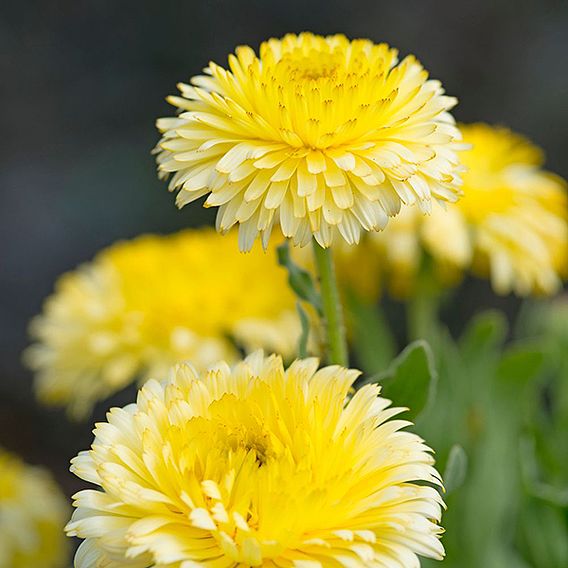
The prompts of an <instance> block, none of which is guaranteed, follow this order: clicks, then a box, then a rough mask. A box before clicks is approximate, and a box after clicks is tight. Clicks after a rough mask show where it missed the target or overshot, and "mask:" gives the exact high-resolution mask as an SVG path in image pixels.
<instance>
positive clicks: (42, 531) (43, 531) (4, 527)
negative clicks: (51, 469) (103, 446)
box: [0, 448, 69, 568]
mask: <svg viewBox="0 0 568 568" xmlns="http://www.w3.org/2000/svg"><path fill="white" fill-rule="evenodd" d="M68 515H69V508H68V506H67V501H66V499H65V497H64V496H63V494H62V493H61V491H60V490H59V488H58V487H57V485H56V484H55V482H54V481H53V479H52V478H51V476H50V475H49V473H47V472H46V471H45V470H43V469H41V468H39V467H31V466H28V465H25V464H24V463H23V462H22V461H21V460H20V459H19V458H17V457H16V456H14V455H12V454H10V453H8V452H6V451H5V450H3V449H2V448H0V568H38V567H39V566H41V568H63V567H64V566H66V565H67V564H66V563H67V554H68V552H69V550H68V546H67V539H66V538H65V534H64V532H63V527H64V526H65V523H66V521H67V519H68V518H69V517H68Z"/></svg>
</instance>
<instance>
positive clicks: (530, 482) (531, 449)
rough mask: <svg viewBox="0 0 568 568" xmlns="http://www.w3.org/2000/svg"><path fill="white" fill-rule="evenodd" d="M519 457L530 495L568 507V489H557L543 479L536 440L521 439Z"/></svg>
mask: <svg viewBox="0 0 568 568" xmlns="http://www.w3.org/2000/svg"><path fill="white" fill-rule="evenodd" d="M519 455H520V462H521V474H522V477H523V482H524V484H525V487H526V489H527V491H528V493H529V494H530V495H533V496H535V497H538V498H539V499H542V500H543V501H546V502H547V503H550V504H551V505H554V506H556V507H561V508H565V507H568V488H566V487H556V486H554V485H551V484H550V483H547V482H546V481H543V480H542V479H541V472H540V467H539V463H538V458H537V455H536V443H535V441H534V439H532V438H529V437H524V438H522V439H521V442H520V446H519Z"/></svg>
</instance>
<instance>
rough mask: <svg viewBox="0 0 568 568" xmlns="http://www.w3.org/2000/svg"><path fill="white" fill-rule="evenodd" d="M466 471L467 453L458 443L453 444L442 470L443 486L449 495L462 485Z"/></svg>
mask: <svg viewBox="0 0 568 568" xmlns="http://www.w3.org/2000/svg"><path fill="white" fill-rule="evenodd" d="M466 473H467V454H466V453H465V450H464V449H463V448H462V447H461V446H460V445H459V444H455V445H453V446H452V449H451V450H450V455H449V456H448V461H447V463H446V469H445V470H444V475H443V476H442V477H443V479H444V487H445V489H446V494H447V495H449V494H450V493H452V492H453V491H455V490H456V489H458V488H459V487H461V486H462V485H463V482H464V481H465V476H466Z"/></svg>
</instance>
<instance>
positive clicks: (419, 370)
mask: <svg viewBox="0 0 568 568" xmlns="http://www.w3.org/2000/svg"><path fill="white" fill-rule="evenodd" d="M377 380H378V382H379V383H380V384H381V385H382V387H383V395H384V396H385V397H386V398H389V399H391V400H392V401H393V402H394V404H395V405H396V406H406V407H408V409H409V412H408V418H409V420H413V421H414V420H415V419H416V417H417V416H418V415H419V414H420V413H421V412H422V411H424V410H425V409H426V408H427V407H428V405H429V404H430V403H431V402H432V401H433V399H434V396H435V389H436V383H437V380H438V374H437V372H436V370H435V368H434V356H433V354H432V350H431V349H430V346H429V345H428V344H427V343H426V342H425V341H423V340H418V341H415V342H413V343H411V344H410V345H408V347H406V348H405V349H404V350H403V351H402V353H400V355H399V356H398V357H397V358H396V359H395V360H394V361H393V362H392V363H391V365H390V367H389V369H388V370H387V371H386V372H385V373H383V374H381V375H379V376H378V377H377Z"/></svg>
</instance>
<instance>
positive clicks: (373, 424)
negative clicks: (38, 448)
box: [67, 352, 444, 568]
mask: <svg viewBox="0 0 568 568" xmlns="http://www.w3.org/2000/svg"><path fill="white" fill-rule="evenodd" d="M358 374H359V372H358V371H355V370H348V369H344V368H341V367H338V366H333V367H326V368H323V369H320V370H318V361H317V360H315V359H306V360H299V361H296V362H294V363H293V364H292V365H291V366H290V367H289V368H288V369H287V370H285V369H284V367H283V364H282V360H281V359H280V357H277V356H270V357H264V355H263V354H262V352H257V353H255V354H253V355H251V356H249V357H248V358H247V359H245V361H243V362H240V363H239V364H237V365H236V366H235V367H234V368H233V369H231V368H229V367H228V366H227V364H226V363H219V364H218V365H217V366H216V367H215V368H213V369H211V370H210V371H209V372H207V373H205V374H202V375H199V374H198V373H197V372H196V371H195V370H194V369H193V368H192V367H190V366H188V365H182V366H178V367H177V368H176V369H175V370H174V371H173V373H172V375H171V378H170V380H169V382H167V383H165V384H164V383H158V382H156V381H150V382H148V383H146V385H145V386H144V387H143V388H142V390H141V391H140V393H139V395H138V400H137V402H136V404H132V405H130V406H127V407H125V408H114V409H112V410H111V411H110V412H109V413H108V415H107V418H108V422H104V423H101V424H98V425H97V427H96V430H95V442H94V444H93V446H92V449H91V450H90V451H86V452H82V453H80V454H79V456H77V457H76V458H75V459H74V460H73V462H72V464H73V465H72V470H73V472H74V473H75V474H76V475H78V476H79V477H80V478H82V479H84V480H86V481H89V482H91V483H94V484H95V485H98V486H99V487H100V490H98V491H93V490H86V491H81V492H79V493H78V494H77V495H75V496H74V500H75V501H74V505H75V507H76V508H77V509H76V511H75V513H74V516H73V518H72V520H71V522H70V523H69V525H68V526H67V533H68V534H69V535H71V536H78V537H80V538H84V539H85V541H84V542H83V543H82V544H81V546H80V547H79V550H78V552H77V556H76V559H75V566H76V567H77V568H87V567H91V566H105V567H107V568H122V567H123V566H130V567H133V568H146V567H147V566H156V567H158V566H160V567H161V568H174V567H175V568H198V567H209V568H214V567H215V568H222V567H226V568H237V567H242V568H245V567H252V566H266V567H269V566H270V567H273V568H276V567H280V568H285V567H300V566H303V567H308V566H309V567H314V568H315V567H320V568H327V567H329V566H350V567H352V568H356V567H361V568H363V567H368V566H375V567H377V568H379V567H384V568H387V567H394V566H404V567H408V568H410V567H417V566H419V561H418V558H417V555H421V556H428V557H432V558H441V557H442V556H443V553H444V551H443V548H442V545H441V543H440V541H439V535H440V533H441V529H440V527H439V526H438V524H437V522H438V521H439V519H440V515H441V508H442V500H441V497H440V495H439V493H438V491H437V490H436V489H435V488H434V487H433V486H431V485H429V484H432V485H434V486H436V485H438V486H439V485H440V477H439V475H438V473H437V472H436V470H435V469H434V467H433V462H434V460H433V458H432V456H431V454H430V450H429V448H427V447H426V446H425V445H424V443H423V441H422V440H421V439H420V438H419V437H418V436H416V435H415V434H412V433H409V432H405V431H403V428H404V427H405V426H407V425H408V424H409V422H407V421H404V420H391V418H392V417H393V416H395V415H397V414H399V413H400V412H402V411H403V409H400V408H390V407H389V405H390V401H388V400H385V399H383V398H381V397H380V396H379V390H380V387H378V386H377V385H366V386H364V387H363V388H361V389H360V390H358V391H357V392H356V393H355V394H354V395H353V396H352V397H350V396H349V392H350V389H351V386H352V384H353V382H354V381H355V379H356V377H357V376H358Z"/></svg>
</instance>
